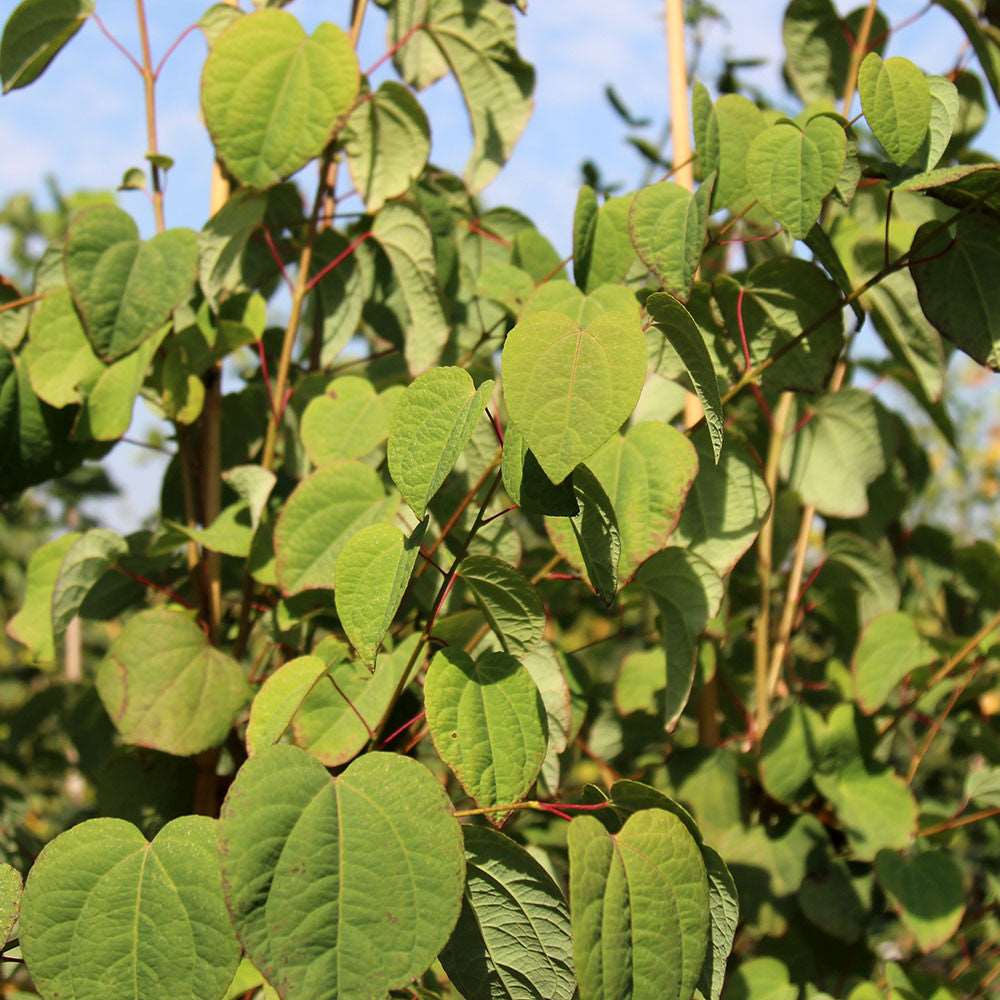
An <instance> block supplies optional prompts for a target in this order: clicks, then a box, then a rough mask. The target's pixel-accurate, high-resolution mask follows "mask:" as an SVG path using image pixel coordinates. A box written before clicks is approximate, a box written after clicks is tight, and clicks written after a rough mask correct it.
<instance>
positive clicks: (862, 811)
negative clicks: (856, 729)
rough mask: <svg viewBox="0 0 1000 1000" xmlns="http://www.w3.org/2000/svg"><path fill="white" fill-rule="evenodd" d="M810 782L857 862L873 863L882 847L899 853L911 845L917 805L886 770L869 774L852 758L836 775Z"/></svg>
mask: <svg viewBox="0 0 1000 1000" xmlns="http://www.w3.org/2000/svg"><path fill="white" fill-rule="evenodd" d="M813 781H815V783H816V787H817V788H819V790H820V792H821V793H822V794H823V795H824V796H825V797H826V798H827V799H829V801H830V804H831V805H832V806H833V807H834V809H835V810H836V811H837V818H838V819H839V820H840V824H841V826H842V827H843V829H844V832H845V833H846V834H847V840H848V843H849V844H850V846H851V849H852V850H853V852H854V858H855V859H856V860H858V861H872V860H874V858H875V855H876V854H878V852H879V851H881V850H882V849H883V848H885V849H887V850H896V851H899V850H903V849H904V848H905V847H908V846H909V845H910V844H911V843H912V842H913V837H914V835H915V833H916V826H917V804H916V802H915V801H914V800H913V795H912V794H911V793H910V790H909V788H908V787H907V786H906V783H905V782H904V781H903V779H902V778H900V777H899V776H898V775H897V774H896V773H895V772H893V771H892V770H890V769H889V768H884V769H882V770H878V771H869V770H868V769H867V768H866V767H865V765H864V763H863V762H862V761H860V760H857V759H855V760H854V761H853V762H852V763H850V764H848V766H847V767H845V768H844V769H843V770H842V771H840V772H838V773H837V774H834V775H825V774H819V773H817V774H815V775H814V776H813Z"/></svg>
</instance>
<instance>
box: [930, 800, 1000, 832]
mask: <svg viewBox="0 0 1000 1000" xmlns="http://www.w3.org/2000/svg"><path fill="white" fill-rule="evenodd" d="M994 816H1000V806H992V807H990V808H989V809H980V810H979V812H974V813H968V814H967V815H965V816H959V817H957V818H955V819H947V820H944V822H942V823H935V824H934V825H933V826H928V827H924V829H923V830H918V831H917V836H918V837H933V836H934V834H936V833H944V832H945V831H946V830H957V829H958V828H959V827H962V826H970V825H971V824H972V823H978V822H979V821H980V820H984V819H991V818H992V817H994Z"/></svg>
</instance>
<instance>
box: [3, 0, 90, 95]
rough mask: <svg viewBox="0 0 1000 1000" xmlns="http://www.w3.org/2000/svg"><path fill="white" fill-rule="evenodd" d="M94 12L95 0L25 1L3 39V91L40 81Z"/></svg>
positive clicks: (16, 11) (16, 9) (15, 12)
mask: <svg viewBox="0 0 1000 1000" xmlns="http://www.w3.org/2000/svg"><path fill="white" fill-rule="evenodd" d="M93 11H94V3H93V0H22V2H21V3H20V4H18V5H17V7H15V8H14V10H13V12H12V13H11V15H10V17H8V18H7V23H6V24H5V25H4V29H3V39H2V40H0V79H2V80H3V92H4V93H5V94H6V93H8V92H9V91H11V90H17V89H18V88H19V87H27V86H28V84H29V83H32V82H33V81H34V80H37V79H38V77H40V76H41V75H42V73H44V72H45V70H46V69H47V68H48V65H49V63H51V62H52V60H53V59H55V57H56V56H57V55H58V54H59V52H60V50H61V49H62V48H63V46H64V45H65V44H66V43H67V42H68V41H69V40H70V39H71V38H72V37H73V36H74V35H75V34H76V33H77V32H78V31H79V30H80V29H81V28H82V27H83V25H84V22H85V21H86V20H87V18H88V17H89V16H90V15H91V14H92V13H93Z"/></svg>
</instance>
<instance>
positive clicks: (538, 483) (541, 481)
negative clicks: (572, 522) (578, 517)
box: [501, 421, 580, 517]
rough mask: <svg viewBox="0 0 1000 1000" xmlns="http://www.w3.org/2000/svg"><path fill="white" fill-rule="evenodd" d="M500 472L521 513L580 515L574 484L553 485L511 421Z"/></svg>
mask: <svg viewBox="0 0 1000 1000" xmlns="http://www.w3.org/2000/svg"><path fill="white" fill-rule="evenodd" d="M501 470H502V472H503V488H504V489H505V490H506V491H507V495H508V496H509V497H510V498H511V500H513V501H514V503H516V504H517V505H518V507H520V508H521V510H523V511H526V512H527V513H532V514H553V515H556V516H558V517H572V516H573V515H574V514H576V513H577V512H578V511H579V509H580V507H579V504H577V502H576V497H575V496H574V494H573V483H572V480H571V479H569V478H567V479H564V480H563V481H562V482H561V483H559V484H558V485H557V484H556V483H553V482H552V480H551V479H549V477H548V476H547V475H545V472H544V471H543V469H542V467H541V466H540V465H539V464H538V459H537V458H535V456H534V453H533V452H532V451H531V450H530V449H529V448H528V443H527V441H525V440H524V435H523V434H522V433H521V432H520V431H519V430H518V429H517V427H516V426H515V425H514V423H513V422H512V421H508V422H507V427H506V430H505V433H504V440H503V464H502V466H501Z"/></svg>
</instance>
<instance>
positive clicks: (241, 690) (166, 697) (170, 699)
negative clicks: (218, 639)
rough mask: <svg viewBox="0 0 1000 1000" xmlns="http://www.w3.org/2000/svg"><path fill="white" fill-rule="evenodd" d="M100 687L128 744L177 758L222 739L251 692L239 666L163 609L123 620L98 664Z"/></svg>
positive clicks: (182, 618)
mask: <svg viewBox="0 0 1000 1000" xmlns="http://www.w3.org/2000/svg"><path fill="white" fill-rule="evenodd" d="M97 692H98V694H99V695H100V696H101V701H102V702H103V703H104V707H105V708H106V709H107V712H108V715H109V716H111V721H112V722H114V724H115V727H116V728H117V730H118V732H119V733H120V734H121V737H122V739H123V740H124V741H125V742H126V743H130V744H132V745H134V746H143V747H151V748H152V749H154V750H162V751H164V752H165V753H172V754H176V755H177V756H179V757H187V756H190V755H192V754H196V753H201V751H202V750H207V749H209V747H214V746H218V745H219V744H220V743H222V741H223V740H224V739H225V738H226V734H227V733H228V732H229V729H230V727H231V726H232V724H233V718H234V716H235V715H236V713H237V712H238V711H239V710H240V709H241V708H242V707H243V705H244V704H245V703H246V701H247V693H248V692H247V684H246V680H245V679H244V677H243V671H242V669H241V668H240V666H239V664H238V663H237V662H236V661H235V660H232V659H230V658H229V657H228V656H226V654H225V653H222V652H220V651H219V650H217V649H215V648H213V647H212V646H211V645H210V644H209V641H208V638H207V637H206V635H205V633H204V632H202V631H201V629H200V628H198V626H197V625H195V623H194V622H193V621H191V619H190V618H189V617H188V616H187V615H186V614H182V613H180V612H178V611H169V610H167V609H155V610H150V611H140V612H139V614H137V615H135V616H134V617H132V618H130V619H129V620H128V621H127V622H126V623H125V627H124V628H123V629H122V630H121V632H120V633H119V634H118V636H117V638H116V639H115V640H114V642H112V643H111V646H110V648H109V649H108V654H107V656H106V657H105V658H104V660H102V661H101V664H100V666H99V667H98V668H97Z"/></svg>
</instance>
